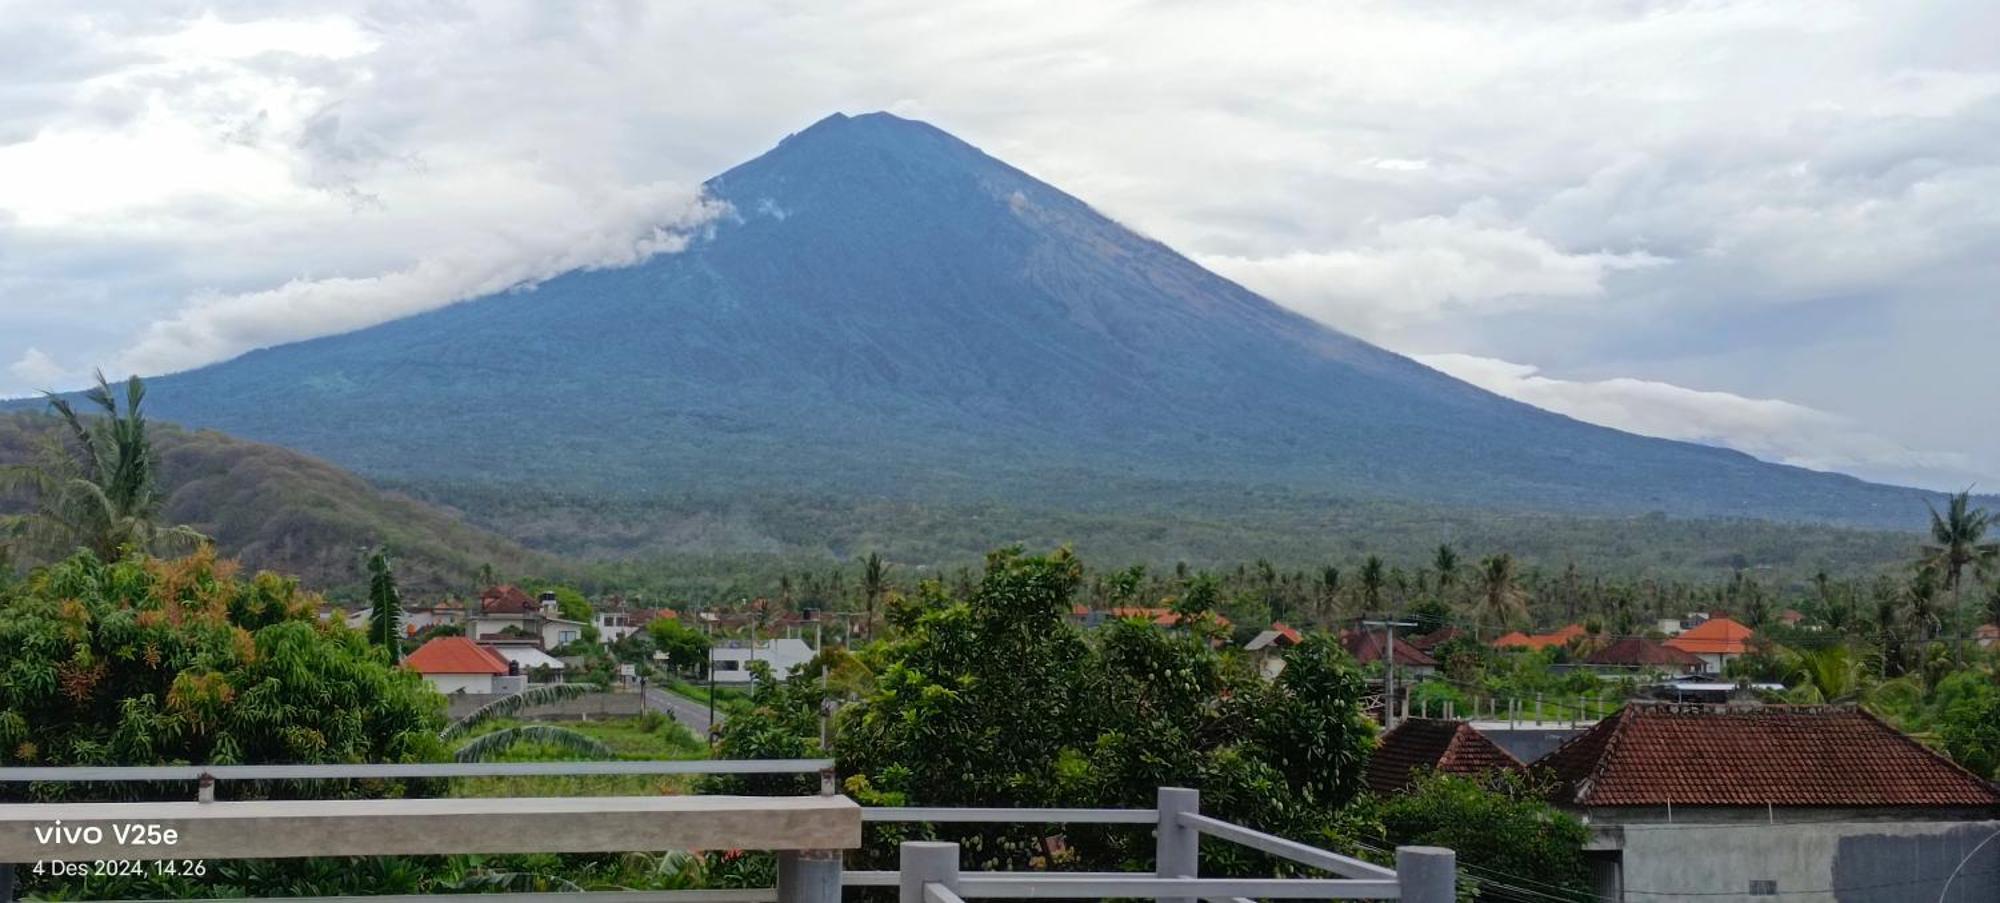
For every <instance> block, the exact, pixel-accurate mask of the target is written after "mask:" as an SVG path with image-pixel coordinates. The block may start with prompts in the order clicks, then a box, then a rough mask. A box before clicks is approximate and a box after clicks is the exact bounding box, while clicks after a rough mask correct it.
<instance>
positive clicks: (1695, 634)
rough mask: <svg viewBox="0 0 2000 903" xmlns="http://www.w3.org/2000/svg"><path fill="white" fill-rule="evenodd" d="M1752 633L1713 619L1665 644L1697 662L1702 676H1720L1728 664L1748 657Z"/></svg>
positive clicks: (1727, 619) (1723, 618)
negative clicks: (1699, 662) (1689, 655)
mask: <svg viewBox="0 0 2000 903" xmlns="http://www.w3.org/2000/svg"><path fill="white" fill-rule="evenodd" d="M1755 637H1756V631H1753V630H1751V629H1750V628H1748V627H1745V626H1743V625H1742V624H1740V623H1737V622H1736V621H1734V620H1731V619H1730V618H1726V617H1713V618H1709V619H1708V620H1706V621H1703V622H1701V623H1700V624H1697V625H1695V626H1693V627H1690V628H1688V629H1687V630H1686V631H1684V632H1682V633H1681V635H1680V636H1677V637H1673V638H1672V639H1669V640H1667V642H1666V645H1667V646H1668V647H1671V648H1674V649H1679V650H1680V651H1682V652H1686V653H1689V654H1691V655H1693V656H1694V657H1696V658H1698V659H1701V664H1702V673H1705V674H1721V673H1722V670H1723V668H1725V667H1727V666H1728V665H1729V663H1730V662H1731V661H1734V660H1736V659H1739V658H1742V657H1743V656H1746V655H1749V654H1750V641H1751V640H1752V639H1753V638H1755Z"/></svg>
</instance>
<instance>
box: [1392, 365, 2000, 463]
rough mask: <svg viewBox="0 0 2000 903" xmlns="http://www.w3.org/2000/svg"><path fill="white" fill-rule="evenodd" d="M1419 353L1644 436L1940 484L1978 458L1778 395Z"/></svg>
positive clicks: (1555, 407) (1461, 373)
mask: <svg viewBox="0 0 2000 903" xmlns="http://www.w3.org/2000/svg"><path fill="white" fill-rule="evenodd" d="M1416 359H1417V360H1418V361H1419V362H1421V363H1423V364H1425V365H1426V366H1429V367H1432V368H1434V369H1437V370H1440V371H1443V372H1444V373H1447V374H1450V375H1452V376H1455V377H1457V378H1459V379H1462V380H1465V381H1466V382H1469V383H1472V384H1473V385H1475V386H1479V387H1480V388H1482V389H1485V390H1487V391H1489V392H1493V393H1495V394H1497V395H1503V396H1506V397H1508V398H1512V399H1514V400H1516V401H1521V402H1526V403H1528V404H1531V405H1534V406H1535V407H1538V408H1542V409H1544V410H1549V411H1554V412H1556V413H1558V414H1565V415H1568V416H1570V417H1574V418H1576V419H1578V420H1582V421H1585V422H1587V423H1595V424H1598V425H1600V426H1608V427H1612V428H1614V429H1620V430H1624V431H1626V432H1631V433H1638V434H1640V435H1642V436H1654V437H1658V438H1661V439H1678V440H1681V441H1684V442H1698V443H1701V444H1703V445H1716V446H1721V447H1723V448H1732V449H1735V450H1737V451H1741V452H1744V453H1746V454H1750V455H1753V456H1756V457H1758V458H1763V459H1765V460H1767V461H1778V462H1781V463H1785V464H1793V465H1797V466H1799V467H1809V468H1812V469H1814V470H1832V471H1840V472H1843V473H1852V474H1857V475H1863V476H1871V477H1873V478H1874V479H1878V480H1886V481H1889V482H1897V483H1905V484H1916V485H1925V486H1930V487H1932V488H1937V489H1951V490H1955V489H1962V488H1964V487H1965V486H1966V485H1967V484H1968V483H1971V482H1975V481H1976V480H1977V474H1976V473H1975V468H1976V465H1975V464H1974V462H1973V461H1972V460H1971V459H1969V458H1968V457H1967V456H1965V455H1963V454H1953V453H1937V452H1920V451H1913V450H1911V449H1909V448H1905V447H1904V446H1903V445H1901V444H1900V443H1897V442H1894V441H1892V440H1889V439H1886V438H1884V437H1882V436H1880V435H1876V434H1875V433H1872V432H1870V431H1868V430H1867V429H1865V428H1863V427H1862V426H1860V425H1859V424H1856V423H1854V422H1852V421H1850V420H1848V419H1847V418H1844V417H1840V416H1837V415H1834V414H1830V413H1828V412H1826V411H1821V410H1817V409H1814V408H1811V407H1807V406H1805V405H1801V404H1795V403H1793V402H1789V401H1784V400H1781V399H1775V398H1745V397H1743V396H1741V395H1733V394H1730V393H1728V392H1715V391H1704V390H1700V389H1690V388H1687V387H1685V386H1677V385H1673V384H1671V383H1665V382H1657V381H1653V380H1643V379H1632V378H1628V377H1618V378H1613V379H1602V380H1567V379H1556V378H1554V377H1549V376H1544V375H1542V373H1541V370H1540V368H1537V367H1535V366H1533V365H1530V364H1517V363H1513V362H1511V361H1504V360H1499V359H1497V358H1488V357H1478V356H1474V355H1469V354H1450V353H1448V354H1424V355H1416Z"/></svg>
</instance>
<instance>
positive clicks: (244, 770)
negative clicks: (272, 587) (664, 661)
mask: <svg viewBox="0 0 2000 903" xmlns="http://www.w3.org/2000/svg"><path fill="white" fill-rule="evenodd" d="M832 767H833V760H832V759H674V760H656V761H619V762H423V763H408V764H392V765H145V766H134V767H109V766H108V767H102V768H99V767H94V766H65V767H59V768H40V767H31V768H0V783H11V784H25V783H36V782H44V781H46V782H66V783H134V782H145V781H199V780H201V779H202V778H204V777H208V778H213V779H215V780H218V781H319V780H355V779H360V780H367V779H396V778H400V779H417V778H497V777H518V776H524V775H534V776H593V775H631V774H814V773H817V772H820V771H823V770H826V769H830V768H832Z"/></svg>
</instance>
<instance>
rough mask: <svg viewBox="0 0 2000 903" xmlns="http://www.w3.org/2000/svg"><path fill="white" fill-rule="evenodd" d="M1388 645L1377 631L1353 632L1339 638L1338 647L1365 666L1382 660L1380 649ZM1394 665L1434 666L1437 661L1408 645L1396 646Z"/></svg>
mask: <svg viewBox="0 0 2000 903" xmlns="http://www.w3.org/2000/svg"><path fill="white" fill-rule="evenodd" d="M1387 644H1388V640H1387V639H1386V638H1384V637H1383V635H1382V632H1381V631H1379V630H1359V631H1353V632H1350V633H1348V634H1346V635H1345V636H1342V637H1341V638H1340V645H1342V646H1345V647H1347V654H1349V655H1352V656H1354V660H1355V661H1357V662H1361V663H1362V664H1367V663H1369V662H1379V661H1381V660H1382V647H1383V646H1385V645H1387ZM1396 664H1398V665H1402V666H1404V667H1410V666H1436V665H1437V659H1434V658H1431V657H1430V654H1429V653H1427V652H1425V651H1423V650H1422V649H1418V648H1417V647H1415V646H1412V645H1410V644H1409V643H1397V644H1396Z"/></svg>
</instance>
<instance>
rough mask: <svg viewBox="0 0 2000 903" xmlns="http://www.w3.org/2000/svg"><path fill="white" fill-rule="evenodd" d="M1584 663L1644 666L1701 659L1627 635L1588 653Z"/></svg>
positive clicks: (1682, 662) (1677, 663) (1691, 654)
mask: <svg viewBox="0 0 2000 903" xmlns="http://www.w3.org/2000/svg"><path fill="white" fill-rule="evenodd" d="M1583 663H1584V664H1586V665H1628V666H1632V667H1645V666H1648V665H1683V666H1685V665H1699V664H1701V659H1699V658H1697V657H1695V655H1694V654H1693V653H1690V652H1682V651H1681V650H1679V649H1675V648H1673V647H1672V646H1665V645H1661V644H1659V643H1655V642H1653V641H1652V640H1649V639H1646V638H1645V637H1638V636H1628V637H1626V638H1624V639H1622V640H1619V641H1618V642H1616V643H1612V644H1611V645H1609V646H1606V647H1604V648H1602V649H1599V650H1597V651H1596V652H1593V653H1591V654H1590V657H1588V658H1586V659H1584V660H1583Z"/></svg>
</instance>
